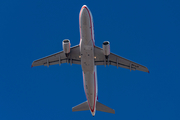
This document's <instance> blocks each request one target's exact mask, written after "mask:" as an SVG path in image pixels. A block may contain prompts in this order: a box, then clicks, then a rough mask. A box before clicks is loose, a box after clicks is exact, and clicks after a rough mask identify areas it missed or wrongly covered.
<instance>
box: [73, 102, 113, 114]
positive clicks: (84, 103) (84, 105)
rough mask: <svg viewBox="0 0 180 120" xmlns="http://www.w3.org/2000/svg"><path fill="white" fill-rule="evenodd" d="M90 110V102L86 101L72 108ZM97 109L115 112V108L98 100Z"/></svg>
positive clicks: (74, 109)
mask: <svg viewBox="0 0 180 120" xmlns="http://www.w3.org/2000/svg"><path fill="white" fill-rule="evenodd" d="M85 110H89V106H88V102H87V101H85V102H83V103H81V104H79V105H77V106H75V107H73V108H72V111H73V112H75V111H85ZM96 110H97V111H101V112H107V113H113V114H115V110H113V109H111V108H109V107H108V106H105V105H103V104H102V103H100V102H98V101H96Z"/></svg>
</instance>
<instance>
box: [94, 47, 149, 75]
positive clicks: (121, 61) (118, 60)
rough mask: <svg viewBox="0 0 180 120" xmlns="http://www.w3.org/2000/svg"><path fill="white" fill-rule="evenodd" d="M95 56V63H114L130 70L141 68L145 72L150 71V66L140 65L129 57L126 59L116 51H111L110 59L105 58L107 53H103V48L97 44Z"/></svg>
mask: <svg viewBox="0 0 180 120" xmlns="http://www.w3.org/2000/svg"><path fill="white" fill-rule="evenodd" d="M94 51H95V52H94V56H95V65H113V66H117V67H122V68H126V69H130V70H139V71H143V72H149V70H148V68H147V67H145V66H143V65H140V64H138V63H135V62H133V61H130V60H128V59H125V58H123V57H121V56H118V55H116V54H114V53H110V55H109V57H108V59H106V58H105V55H104V54H103V49H102V48H99V47H97V46H95V49H94Z"/></svg>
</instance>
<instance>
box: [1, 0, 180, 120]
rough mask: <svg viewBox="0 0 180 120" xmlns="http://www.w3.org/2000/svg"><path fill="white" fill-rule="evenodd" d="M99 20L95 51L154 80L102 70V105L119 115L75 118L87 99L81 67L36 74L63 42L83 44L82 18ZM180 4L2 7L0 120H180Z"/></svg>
mask: <svg viewBox="0 0 180 120" xmlns="http://www.w3.org/2000/svg"><path fill="white" fill-rule="evenodd" d="M84 4H86V5H87V6H88V7H89V8H90V10H91V12H92V15H93V18H94V27H95V28H94V30H95V40H96V45H97V46H100V47H101V46H102V43H103V41H110V43H111V52H113V53H116V54H118V55H120V56H122V57H125V58H128V59H130V60H132V61H135V62H137V63H140V64H142V65H145V66H147V67H148V68H149V70H150V74H148V73H144V72H140V71H131V72H130V71H129V70H127V69H123V68H118V69H117V68H116V67H114V66H109V67H104V66H98V67H97V73H98V94H99V95H98V98H99V101H100V102H101V103H103V104H105V105H107V106H109V107H111V108H113V109H115V111H116V114H108V113H103V112H99V111H97V112H96V115H95V117H94V118H93V117H92V115H91V113H90V111H83V112H72V110H71V108H72V107H73V106H75V105H77V104H79V103H81V102H84V101H85V100H86V97H85V93H84V89H83V79H82V70H81V66H80V65H72V66H71V65H68V64H63V65H61V66H58V65H54V66H50V67H49V68H47V67H44V66H40V67H34V68H31V63H32V62H33V61H34V60H36V59H38V58H41V57H44V56H47V55H50V54H53V53H55V52H58V51H61V50H62V40H63V39H66V38H68V39H70V41H71V45H72V46H74V45H77V44H79V39H80V35H79V11H80V9H81V7H82V5H84ZM179 14H180V1H179V0H171V1H168V0H146V1H144V0H136V1H133V0H127V1H124V0H122V1H119V0H117V1H115V0H111V1H109V0H104V1H101V2H100V1H91V0H86V1H85V0H79V1H74V0H69V1H66V0H61V1H60V0H54V1H49V0H46V1H43V0H31V1H24V0H16V1H15V0H5V1H0V15H1V18H0V41H1V44H0V51H1V57H0V58H1V60H0V61H1V66H0V119H1V120H39V119H40V120H41V119H42V120H57V119H60V120H66V119H67V120H72V119H73V120H84V119H87V120H91V119H104V120H106V119H107V120H109V119H112V120H132V119H133V120H152V119H153V120H179V118H180V114H179V113H180V109H179V108H180V102H179V101H180V87H179V86H180V73H179V67H180V64H179V63H180V62H179V61H180V55H179V52H180V47H179V45H180V42H179V41H180V15H179Z"/></svg>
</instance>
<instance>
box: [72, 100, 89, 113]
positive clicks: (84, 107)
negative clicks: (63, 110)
mask: <svg viewBox="0 0 180 120" xmlns="http://www.w3.org/2000/svg"><path fill="white" fill-rule="evenodd" d="M85 110H89V106H88V102H87V101H85V102H83V103H81V104H79V105H77V106H75V107H73V108H72V111H73V112H75V111H85Z"/></svg>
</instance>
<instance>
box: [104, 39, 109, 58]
mask: <svg viewBox="0 0 180 120" xmlns="http://www.w3.org/2000/svg"><path fill="white" fill-rule="evenodd" d="M103 53H104V55H105V57H106V59H107V58H108V56H109V55H110V43H109V41H104V42H103Z"/></svg>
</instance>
